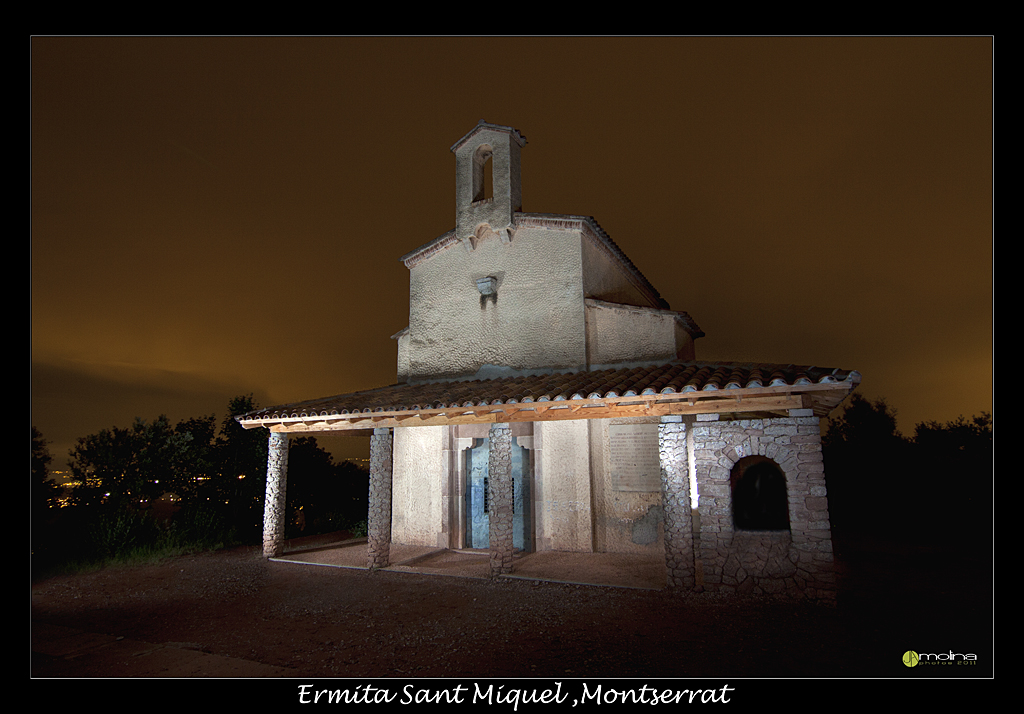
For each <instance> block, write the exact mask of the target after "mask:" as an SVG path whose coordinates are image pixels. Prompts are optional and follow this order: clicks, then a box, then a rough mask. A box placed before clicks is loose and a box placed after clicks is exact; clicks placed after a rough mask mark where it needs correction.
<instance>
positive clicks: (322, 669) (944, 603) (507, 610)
mask: <svg viewBox="0 0 1024 714" xmlns="http://www.w3.org/2000/svg"><path fill="white" fill-rule="evenodd" d="M292 545H293V550H295V547H296V544H292ZM306 545H307V548H306V550H307V551H308V550H309V547H308V546H310V545H312V546H315V545H316V543H315V542H313V543H307V544H306ZM957 559H959V560H957ZM837 566H838V568H837V569H838V572H839V575H840V594H839V599H838V604H837V605H835V606H832V607H828V606H821V605H816V604H812V603H804V602H783V601H777V600H766V599H750V598H735V597H722V596H715V595H710V594H706V593H705V594H680V593H678V592H674V591H671V590H667V589H662V590H649V589H639V588H623V587H609V586H594V585H577V584H569V583H558V582H547V581H542V580H539V579H537V580H534V579H504V578H502V579H498V580H490V579H484V578H473V577H454V576H449V575H439V574H433V573H421V572H415V569H414V568H412V567H410V568H406V569H404V570H397V571H378V572H373V573H371V572H368V571H365V570H356V569H346V568H338V567H323V566H318V565H310V564H301V563H295V562H268V561H267V560H265V559H263V558H262V557H260V554H259V552H258V551H257V550H256V549H254V548H235V549H230V550H224V551H220V552H216V553H208V554H201V555H193V556H182V557H178V558H173V559H170V560H167V561H164V562H161V563H158V564H154V565H146V566H135V567H123V568H106V569H103V570H100V571H97V572H93V573H89V574H85V575H79V576H73V577H65V576H61V577H53V578H49V579H46V580H43V581H40V582H34V583H33V584H32V606H31V608H32V636H31V639H32V659H31V676H32V677H33V678H51V677H83V678H111V677H247V678H255V677H307V678H309V677H316V678H329V677H332V678H333V677H348V678H383V677H398V678H404V679H408V678H423V677H456V678H465V679H479V678H491V677H510V678H516V679H528V678H546V679H552V678H574V679H575V678H609V677H614V678H618V679H634V678H646V679H651V678H673V679H674V678H717V679H721V678H724V677H731V678H747V677H750V678H826V679H836V678H845V677H870V678H905V679H920V678H945V679H951V678H959V677H970V678H975V677H992V674H993V671H994V670H993V661H992V658H993V650H992V644H993V633H992V580H991V573H990V570H989V567H990V564H989V563H987V562H986V563H981V564H971V563H968V562H965V561H964V560H963V559H962V557H961V556H957V555H955V554H952V555H951V554H950V553H943V552H939V551H935V550H928V549H922V548H912V547H909V546H900V547H897V546H893V545H892V544H889V543H880V542H875V543H869V542H858V543H856V544H855V545H854V544H850V545H848V546H847V547H846V548H845V549H844V552H843V553H840V554H839V557H838V558H837ZM907 650H915V651H918V652H939V653H946V652H953V653H972V654H975V655H976V656H977V664H974V665H970V666H963V665H957V666H952V665H950V666H931V667H924V666H918V667H915V668H912V669H911V668H908V667H905V666H904V665H903V664H902V662H901V656H902V654H903V653H904V652H905V651H907Z"/></svg>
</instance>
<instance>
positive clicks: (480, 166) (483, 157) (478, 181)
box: [473, 144, 494, 203]
mask: <svg viewBox="0 0 1024 714" xmlns="http://www.w3.org/2000/svg"><path fill="white" fill-rule="evenodd" d="M493 154H494V151H493V150H492V149H491V145H490V144H481V145H480V146H478V147H477V149H476V153H475V154H474V155H473V203H476V202H477V201H486V200H487V199H490V198H493V197H494V177H493V176H492V173H493V169H494V162H493V161H492V160H491V157H492V155H493Z"/></svg>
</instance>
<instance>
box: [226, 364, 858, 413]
mask: <svg viewBox="0 0 1024 714" xmlns="http://www.w3.org/2000/svg"><path fill="white" fill-rule="evenodd" d="M765 375H770V377H768V378H767V382H766V378H765ZM859 381H860V374H859V373H857V372H856V371H851V370H841V369H831V368H824V367H813V366H800V365H781V364H758V363H737V362H719V363H706V362H669V363H666V364H660V365H655V366H647V367H623V368H619V369H603V370H595V371H580V372H552V373H550V374H542V375H531V376H516V377H503V378H497V379H485V380H480V379H476V380H453V381H439V382H430V383H419V384H393V385H391V386H387V387H380V388H378V389H368V390H364V391H359V392H352V393H350V394H340V395H337V396H332V397H323V398H320V399H311V400H308V401H304V402H296V403H293V404H282V405H279V406H274V407H268V408H266V409H259V410H257V411H254V412H250V413H249V414H246V415H243V416H241V417H237V418H238V420H239V421H258V420H276V419H288V418H296V417H312V416H335V415H346V414H359V413H363V414H375V413H386V412H387V413H391V412H409V411H413V412H416V411H426V410H431V409H445V408H450V407H453V406H458V407H475V406H481V405H489V404H496V405H497V404H511V403H527V402H547V401H565V400H581V399H602V398H613V397H623V396H634V395H636V396H640V395H656V394H683V393H687V392H695V391H697V392H700V391H708V390H723V389H751V388H761V387H777V386H801V385H811V384H831V383H839V382H847V383H851V384H852V385H855V384H856V383H859Z"/></svg>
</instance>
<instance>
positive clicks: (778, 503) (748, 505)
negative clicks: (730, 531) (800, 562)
mask: <svg viewBox="0 0 1024 714" xmlns="http://www.w3.org/2000/svg"><path fill="white" fill-rule="evenodd" d="M729 480H730V484H731V486H732V517H733V527H734V528H736V530H745V531H784V530H789V498H788V496H787V494H786V476H785V474H783V473H782V470H781V469H780V468H779V467H778V465H777V464H776V463H775V462H774V461H772V460H771V459H768V458H765V457H764V456H747V457H745V458H743V459H740V460H739V461H738V462H736V465H735V466H734V467H733V469H732V473H731V474H730V477H729Z"/></svg>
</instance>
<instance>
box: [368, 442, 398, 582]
mask: <svg viewBox="0 0 1024 714" xmlns="http://www.w3.org/2000/svg"><path fill="white" fill-rule="evenodd" d="M393 441H394V437H393V435H392V433H391V429H374V430H373V436H371V437H370V508H369V512H368V513H367V519H366V534H367V544H368V548H367V563H366V567H368V568H370V569H371V570H373V569H375V568H386V567H388V565H389V564H390V562H391V561H390V558H391V478H392V472H393V463H394V462H393V459H394V457H393V453H392V444H393Z"/></svg>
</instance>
